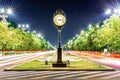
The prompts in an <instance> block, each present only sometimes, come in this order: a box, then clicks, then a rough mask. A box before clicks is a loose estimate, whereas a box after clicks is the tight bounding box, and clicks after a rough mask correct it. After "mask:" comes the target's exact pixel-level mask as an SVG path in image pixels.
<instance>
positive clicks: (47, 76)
mask: <svg viewBox="0 0 120 80" xmlns="http://www.w3.org/2000/svg"><path fill="white" fill-rule="evenodd" d="M80 72H86V71H80ZM80 72H78V71H77V72H66V73H60V74H55V75H53V74H51V75H45V76H39V77H35V78H30V79H43V78H50V77H57V76H60V77H62V76H63V75H73V74H74V75H76V74H79V73H80Z"/></svg>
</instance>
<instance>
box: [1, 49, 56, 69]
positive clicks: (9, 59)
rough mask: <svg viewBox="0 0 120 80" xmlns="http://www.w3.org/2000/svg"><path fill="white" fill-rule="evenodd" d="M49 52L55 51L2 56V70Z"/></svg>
mask: <svg viewBox="0 0 120 80" xmlns="http://www.w3.org/2000/svg"><path fill="white" fill-rule="evenodd" d="M47 53H54V51H48V52H36V53H29V54H21V55H14V56H6V57H0V71H3V70H4V69H6V68H9V67H11V66H15V65H19V64H23V63H25V62H28V61H32V60H34V59H37V58H39V57H40V56H41V55H43V54H47Z"/></svg>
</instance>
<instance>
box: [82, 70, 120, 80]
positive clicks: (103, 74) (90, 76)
mask: <svg viewBox="0 0 120 80" xmlns="http://www.w3.org/2000/svg"><path fill="white" fill-rule="evenodd" d="M116 73H118V72H117V71H114V72H104V73H103V72H102V73H100V74H95V75H89V76H85V77H80V79H88V78H93V77H100V76H107V75H112V74H116Z"/></svg>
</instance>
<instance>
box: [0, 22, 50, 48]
mask: <svg viewBox="0 0 120 80" xmlns="http://www.w3.org/2000/svg"><path fill="white" fill-rule="evenodd" d="M48 47H49V48H52V47H51V46H50V45H49V44H48V43H47V41H46V40H45V39H41V38H38V37H36V36H35V34H34V33H32V32H31V33H27V32H26V31H24V30H22V29H18V28H14V27H13V26H9V27H8V26H7V25H6V24H4V23H2V22H0V50H46V49H47V48H48Z"/></svg>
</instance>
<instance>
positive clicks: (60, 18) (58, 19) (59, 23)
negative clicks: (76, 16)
mask: <svg viewBox="0 0 120 80" xmlns="http://www.w3.org/2000/svg"><path fill="white" fill-rule="evenodd" d="M53 21H54V23H55V25H56V26H61V27H62V26H63V25H64V24H65V22H66V17H65V16H63V15H61V14H58V15H56V16H54V18H53Z"/></svg>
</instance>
